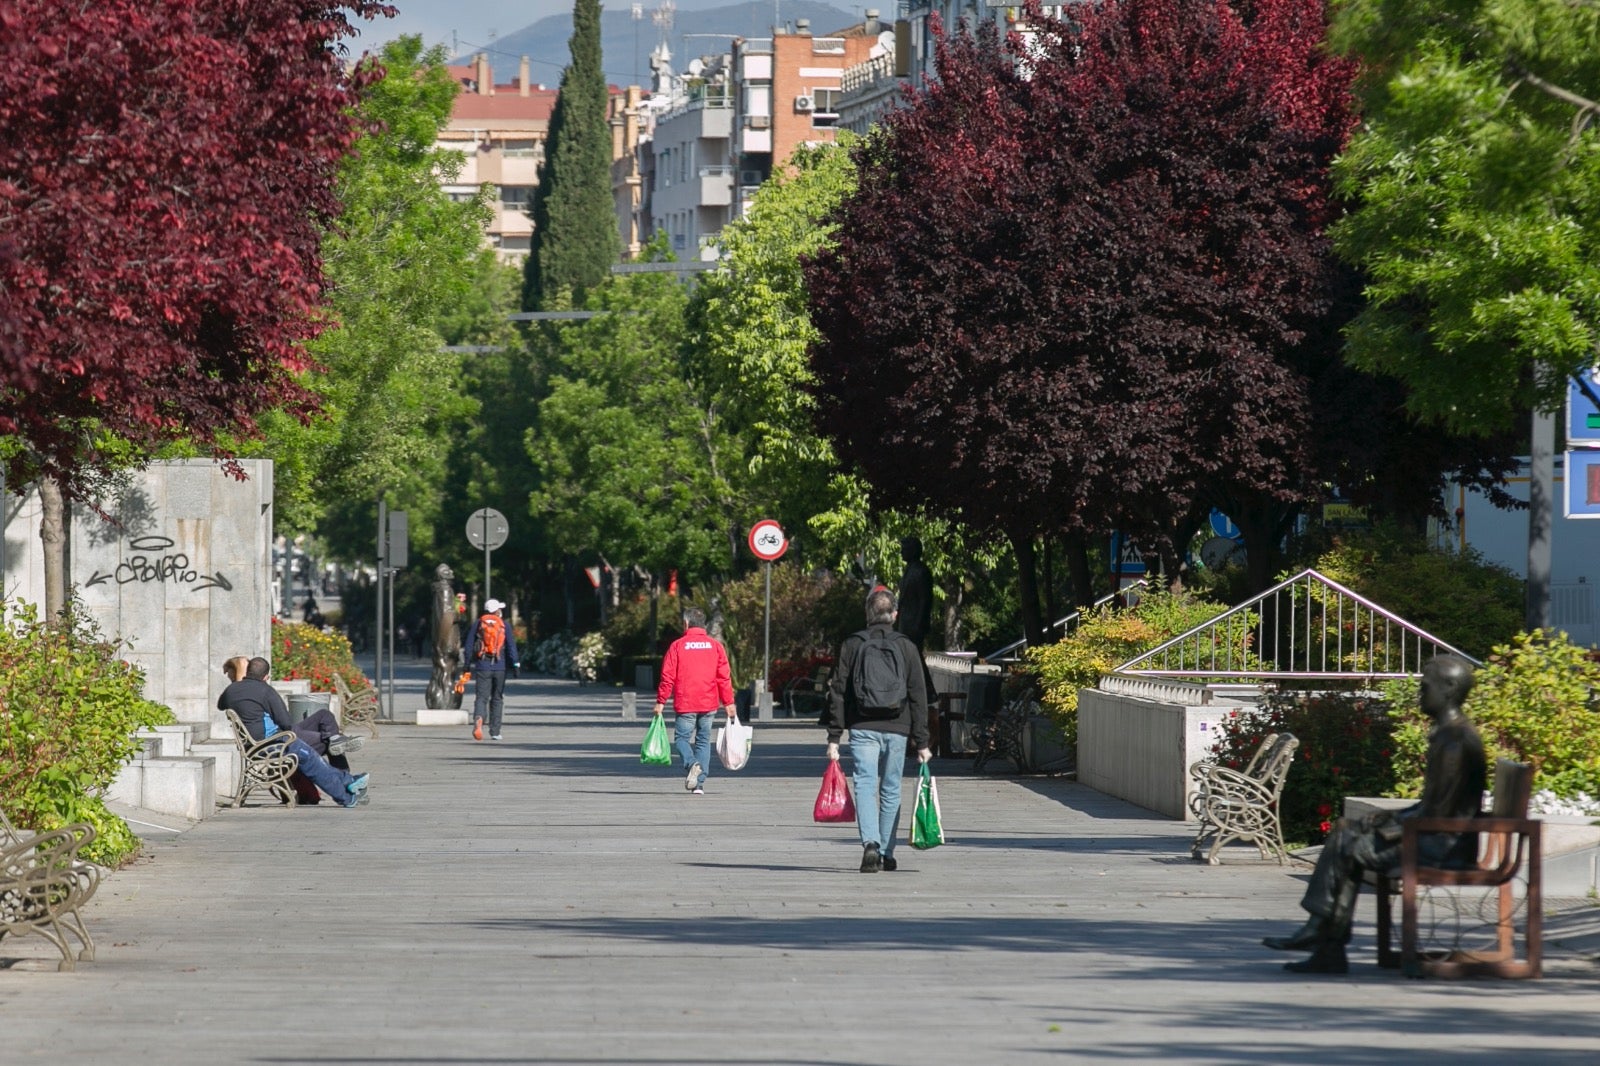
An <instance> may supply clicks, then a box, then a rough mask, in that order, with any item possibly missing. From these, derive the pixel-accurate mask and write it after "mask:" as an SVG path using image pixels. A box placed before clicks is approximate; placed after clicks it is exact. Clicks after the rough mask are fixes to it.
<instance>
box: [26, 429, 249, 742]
mask: <svg viewBox="0 0 1600 1066" xmlns="http://www.w3.org/2000/svg"><path fill="white" fill-rule="evenodd" d="M241 465H242V466H243V467H244V469H245V472H246V474H247V475H248V477H247V480H245V481H236V480H234V479H233V478H230V477H229V476H227V475H226V474H225V473H224V472H223V471H222V468H221V467H220V466H219V465H218V464H217V463H215V462H212V461H209V460H181V461H175V462H166V463H156V464H154V465H152V466H151V467H149V468H148V469H146V470H143V471H140V472H138V473H135V474H132V475H130V477H129V478H128V479H126V481H125V482H124V483H123V484H122V486H121V487H120V489H119V491H118V492H117V493H116V495H115V496H114V497H111V498H107V499H105V500H101V501H100V506H101V508H102V509H104V510H105V511H106V512H107V514H108V515H109V516H110V517H111V518H112V519H113V520H112V521H107V520H106V519H104V518H101V517H99V516H98V515H96V514H95V513H94V511H93V510H92V509H91V508H89V507H87V506H84V505H81V504H80V505H76V506H73V507H72V508H71V514H70V518H69V524H70V527H71V534H70V537H69V540H68V564H67V567H68V575H67V580H68V583H69V584H70V585H71V586H72V588H73V595H74V596H75V598H76V600H77V603H78V604H79V606H80V607H81V609H82V610H83V611H84V613H86V614H87V615H89V616H90V617H91V618H92V619H93V620H94V621H95V623H96V624H97V625H98V626H99V627H100V629H101V630H102V631H103V632H104V633H105V634H106V635H107V636H113V637H116V638H118V639H120V640H121V641H122V642H123V643H124V645H125V646H126V647H125V654H124V658H126V659H127V660H128V661H130V662H132V663H135V664H136V665H138V666H139V667H141V668H142V669H143V670H144V672H145V695H146V696H148V697H149V698H150V699H152V700H155V701H156V702H158V703H163V704H166V705H167V706H168V707H171V708H172V710H173V713H174V714H176V715H177V717H178V720H179V721H181V722H209V721H211V719H212V715H213V713H214V711H213V708H214V707H215V705H216V699H217V696H218V694H219V693H220V692H221V691H222V688H223V686H224V684H226V679H225V678H224V677H223V676H222V671H221V666H222V661H223V660H224V659H226V658H227V657H229V656H231V655H262V654H267V650H268V641H269V639H270V625H271V614H272V587H271V574H270V570H271V561H272V545H271V535H272V463H271V462H270V461H268V460H244V461H242V463H241ZM4 503H5V509H4V512H5V528H4V539H5V560H4V567H5V588H6V593H7V596H8V597H10V598H12V599H16V600H22V601H26V602H31V603H36V604H40V605H42V604H43V601H44V565H43V549H42V547H41V545H40V543H39V518H40V514H39V506H38V500H37V498H36V497H34V496H33V495H31V494H27V495H24V496H22V497H20V498H19V497H11V496H8V497H7V498H6V499H5V501H4Z"/></svg>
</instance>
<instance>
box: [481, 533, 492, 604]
mask: <svg viewBox="0 0 1600 1066" xmlns="http://www.w3.org/2000/svg"><path fill="white" fill-rule="evenodd" d="M478 513H479V514H481V515H482V516H483V600H484V602H485V603H487V602H489V572H490V571H489V556H490V554H491V553H492V552H493V551H494V549H493V548H491V547H489V512H488V511H487V510H483V511H480V512H478Z"/></svg>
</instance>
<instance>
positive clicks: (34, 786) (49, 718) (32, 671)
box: [0, 605, 173, 866]
mask: <svg viewBox="0 0 1600 1066" xmlns="http://www.w3.org/2000/svg"><path fill="white" fill-rule="evenodd" d="M13 611H14V613H13V617H12V619H11V621H10V622H9V623H6V624H3V625H0V801H3V802H4V804H5V810H6V815H7V817H9V818H11V819H12V820H13V821H14V822H15V823H16V824H17V825H18V826H19V827H20V828H25V829H30V830H34V831H44V830H49V829H57V828H60V827H61V826H63V825H67V824H70V823H72V822H88V823H89V824H90V825H92V826H94V828H95V833H96V836H95V839H94V842H93V843H92V844H90V845H89V847H88V848H87V849H86V851H85V855H86V857H87V858H90V859H92V860H94V861H95V862H98V863H102V864H105V865H110V866H115V865H117V864H118V863H120V862H122V861H124V860H125V859H127V858H129V857H131V856H132V855H133V854H134V853H135V852H137V851H138V848H139V839H138V837H136V836H134V835H133V832H132V830H130V829H129V828H128V825H127V823H126V822H124V821H123V820H122V819H121V818H119V817H117V816H116V815H114V814H112V813H111V812H110V811H109V810H107V809H106V806H105V803H104V801H103V800H102V798H101V794H102V793H103V792H104V790H105V789H106V787H107V786H109V785H110V784H111V782H112V780H113V779H114V778H115V777H116V775H117V772H118V771H119V770H120V769H121V768H122V765H123V764H124V763H126V762H127V761H128V760H129V759H130V758H132V757H133V755H134V754H135V753H136V752H137V751H138V750H139V742H138V741H137V740H136V739H135V738H134V735H133V734H134V731H135V730H137V729H143V728H148V727H150V726H155V725H165V724H168V723H170V722H172V720H173V717H172V712H171V711H169V710H168V709H167V708H165V707H163V706H161V705H160V704H159V703H154V702H152V701H150V700H147V699H145V698H144V673H143V672H142V671H141V670H139V668H138V667H135V666H133V665H131V664H129V663H126V662H123V661H122V660H120V659H119V658H117V650H118V649H117V645H116V644H114V643H112V642H111V641H107V640H104V639H102V638H101V637H100V636H99V635H98V634H97V633H96V632H95V631H94V629H93V628H92V626H91V625H90V624H89V623H88V622H87V621H85V620H83V619H76V618H72V619H67V620H66V621H64V622H62V623H61V624H59V625H54V626H50V625H45V624H43V623H42V622H40V621H39V620H38V615H37V613H36V612H35V611H34V609H33V608H32V607H29V606H26V605H13Z"/></svg>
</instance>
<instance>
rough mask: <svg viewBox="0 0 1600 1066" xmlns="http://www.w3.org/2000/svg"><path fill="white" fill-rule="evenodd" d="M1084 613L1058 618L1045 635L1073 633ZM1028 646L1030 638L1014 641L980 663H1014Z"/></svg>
mask: <svg viewBox="0 0 1600 1066" xmlns="http://www.w3.org/2000/svg"><path fill="white" fill-rule="evenodd" d="M1146 580H1147V579H1145V578H1142V577H1141V578H1140V579H1139V580H1137V581H1135V582H1133V583H1132V584H1131V585H1127V586H1124V587H1123V588H1120V589H1118V590H1117V591H1115V592H1112V593H1108V594H1107V595H1104V596H1101V597H1100V598H1099V599H1098V600H1095V601H1094V603H1092V604H1090V605H1089V607H1088V609H1089V610H1091V611H1092V610H1094V609H1095V608H1096V607H1104V606H1105V605H1106V604H1108V603H1110V602H1111V601H1112V600H1115V599H1116V598H1117V597H1119V596H1122V595H1125V594H1126V593H1127V591H1128V589H1142V588H1144V587H1145V583H1146ZM1083 612H1084V608H1082V607H1080V608H1078V609H1077V610H1075V611H1073V612H1072V613H1071V614H1068V615H1063V616H1062V617H1060V618H1057V619H1056V620H1055V621H1054V622H1051V623H1050V624H1049V625H1047V626H1045V627H1044V631H1045V633H1047V634H1048V633H1052V632H1054V631H1055V630H1057V629H1059V630H1061V635H1062V636H1063V637H1065V636H1066V635H1067V634H1068V633H1070V632H1072V629H1073V628H1074V627H1076V626H1077V624H1078V623H1079V622H1080V621H1082V620H1083ZM1027 646H1028V638H1027V637H1023V638H1022V639H1021V640H1014V641H1012V642H1011V643H1010V644H1007V645H1006V646H1005V647H1003V648H996V649H995V650H994V651H992V652H990V653H989V654H988V655H980V656H979V657H978V658H979V661H980V662H986V663H993V662H1012V661H1015V660H1016V659H1017V658H1018V656H1016V655H1013V654H1011V653H1012V652H1016V651H1020V650H1022V649H1023V648H1025V647H1027Z"/></svg>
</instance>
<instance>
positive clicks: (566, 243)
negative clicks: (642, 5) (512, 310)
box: [522, 0, 622, 310]
mask: <svg viewBox="0 0 1600 1066" xmlns="http://www.w3.org/2000/svg"><path fill="white" fill-rule="evenodd" d="M568 47H569V48H570V49H571V51H572V62H571V63H570V64H569V65H568V66H567V68H566V70H564V71H562V73H561V92H560V95H559V96H558V97H557V98H556V107H555V111H554V113H552V114H551V116H550V133H549V136H548V137H547V138H546V139H545V154H544V162H543V163H542V164H540V166H539V182H538V185H537V187H536V188H535V189H534V195H533V209H532V213H533V244H532V248H531V251H530V252H529V255H528V262H527V266H526V274H525V277H524V282H523V291H522V302H523V306H524V307H525V308H527V309H529V310H538V309H541V308H544V309H551V308H556V307H579V306H582V304H583V301H584V296H585V294H586V293H588V292H589V290H591V289H593V288H594V287H596V286H597V285H599V284H600V283H601V282H602V281H604V280H605V278H606V274H607V272H608V271H609V270H610V268H611V265H612V264H613V263H615V262H616V261H617V258H618V256H619V254H620V253H621V249H622V239H621V237H619V236H618V235H617V216H616V205H615V203H614V202H613V201H612V198H611V127H610V124H609V123H608V121H607V118H606V77H605V73H604V72H603V71H602V70H601V69H600V2H599V0H576V2H575V3H574V4H573V6H572V38H571V40H570V41H569V42H568Z"/></svg>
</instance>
